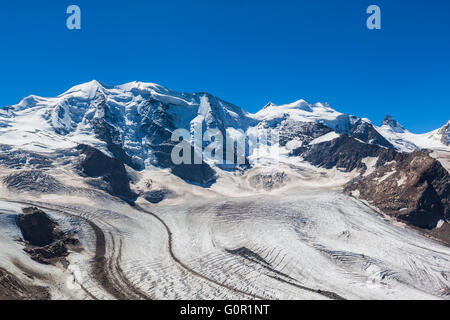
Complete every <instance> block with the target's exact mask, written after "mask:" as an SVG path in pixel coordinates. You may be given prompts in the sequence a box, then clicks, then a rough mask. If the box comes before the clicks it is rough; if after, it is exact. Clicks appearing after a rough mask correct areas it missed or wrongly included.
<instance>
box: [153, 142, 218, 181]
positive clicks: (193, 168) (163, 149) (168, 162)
mask: <svg viewBox="0 0 450 320" xmlns="http://www.w3.org/2000/svg"><path fill="white" fill-rule="evenodd" d="M176 144H177V143H175V142H168V143H163V144H161V145H160V146H159V147H158V148H157V149H158V151H157V152H155V156H156V158H157V159H158V164H159V165H161V166H162V167H164V168H170V171H171V172H172V173H173V174H174V175H176V176H177V177H179V178H181V179H183V180H184V181H186V182H189V183H195V184H198V185H201V186H206V185H209V184H211V183H214V182H215V180H216V172H215V171H214V169H213V168H211V166H210V165H209V164H207V163H206V162H204V161H202V163H201V164H195V163H194V152H195V151H194V148H193V147H191V164H186V163H182V164H179V165H176V164H174V163H173V162H172V159H171V154H172V150H173V147H174V146H176Z"/></svg>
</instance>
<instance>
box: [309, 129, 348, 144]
mask: <svg viewBox="0 0 450 320" xmlns="http://www.w3.org/2000/svg"><path fill="white" fill-rule="evenodd" d="M340 136H341V135H340V134H338V133H336V132H334V131H331V132H328V133H327V134H324V135H323V136H320V137H318V138H316V139H314V140H313V141H311V142H310V143H309V144H310V145H313V144H318V143H322V142H326V141H331V140H334V139H336V138H339V137H340Z"/></svg>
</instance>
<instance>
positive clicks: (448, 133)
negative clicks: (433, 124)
mask: <svg viewBox="0 0 450 320" xmlns="http://www.w3.org/2000/svg"><path fill="white" fill-rule="evenodd" d="M438 134H439V135H441V142H442V143H443V144H445V145H446V146H448V145H450V121H449V122H447V124H446V125H445V126H443V127H442V128H440V129H439V131H438Z"/></svg>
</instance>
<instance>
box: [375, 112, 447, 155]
mask: <svg viewBox="0 0 450 320" xmlns="http://www.w3.org/2000/svg"><path fill="white" fill-rule="evenodd" d="M376 129H377V130H378V132H380V134H382V135H383V136H384V137H385V138H386V139H387V140H389V142H391V143H392V144H393V145H394V146H395V147H396V148H397V149H398V150H401V151H404V152H411V151H414V150H419V149H431V150H433V149H438V150H450V148H449V146H450V121H448V122H447V124H445V125H444V126H443V127H442V128H439V129H436V130H433V131H431V132H427V133H423V134H414V133H412V132H409V131H408V130H406V129H405V128H404V127H403V126H402V125H401V124H399V123H398V122H397V121H396V120H395V119H394V118H392V117H391V116H389V115H388V116H386V118H385V119H384V121H383V123H382V125H381V126H380V127H376Z"/></svg>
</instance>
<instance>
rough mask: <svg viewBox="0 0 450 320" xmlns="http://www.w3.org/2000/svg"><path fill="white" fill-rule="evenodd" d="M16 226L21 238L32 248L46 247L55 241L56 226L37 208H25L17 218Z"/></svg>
mask: <svg viewBox="0 0 450 320" xmlns="http://www.w3.org/2000/svg"><path fill="white" fill-rule="evenodd" d="M18 225H19V228H20V230H21V231H22V235H23V238H24V239H25V241H28V242H29V243H30V244H31V245H33V246H46V245H49V244H50V243H52V242H53V241H54V240H55V235H54V233H53V231H54V229H55V227H56V224H55V223H54V222H53V221H52V220H51V219H50V217H49V216H48V215H47V214H46V213H45V212H44V211H42V210H39V209H38V208H34V207H32V208H25V209H23V214H22V215H20V216H19V219H18Z"/></svg>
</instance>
